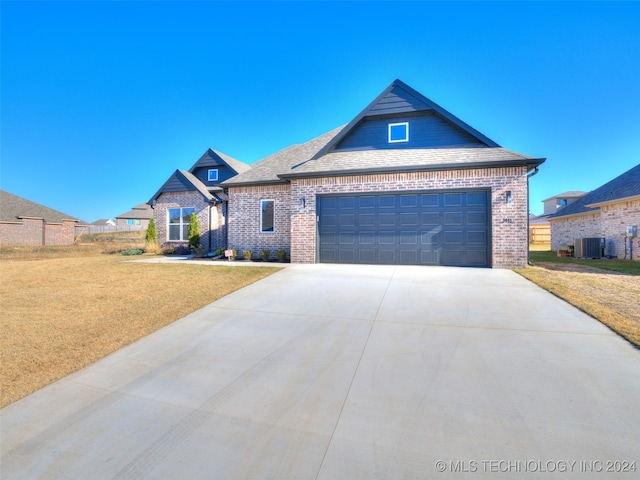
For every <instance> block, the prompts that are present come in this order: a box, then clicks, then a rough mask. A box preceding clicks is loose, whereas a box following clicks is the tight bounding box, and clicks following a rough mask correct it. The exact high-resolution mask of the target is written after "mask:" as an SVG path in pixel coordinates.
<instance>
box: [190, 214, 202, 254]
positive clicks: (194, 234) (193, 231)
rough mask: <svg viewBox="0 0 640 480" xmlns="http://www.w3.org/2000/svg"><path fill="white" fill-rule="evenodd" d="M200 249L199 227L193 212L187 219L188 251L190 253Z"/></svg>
mask: <svg viewBox="0 0 640 480" xmlns="http://www.w3.org/2000/svg"><path fill="white" fill-rule="evenodd" d="M198 248H200V226H199V225H198V217H197V216H196V213H195V212H191V218H190V219H189V250H191V251H192V252H193V251H195V250H196V249H198Z"/></svg>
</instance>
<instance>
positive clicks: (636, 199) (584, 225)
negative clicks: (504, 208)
mask: <svg viewBox="0 0 640 480" xmlns="http://www.w3.org/2000/svg"><path fill="white" fill-rule="evenodd" d="M549 222H550V223H551V249H552V250H558V249H559V248H560V247H561V246H564V245H574V242H575V240H576V239H582V238H604V239H605V254H606V255H610V256H613V257H617V258H626V259H633V260H638V259H640V241H639V240H638V236H637V233H636V234H635V235H634V237H633V238H632V239H630V236H629V235H628V227H633V226H635V227H636V229H637V226H638V225H639V224H640V165H636V166H635V167H633V168H632V169H631V170H629V171H627V172H625V173H623V174H622V175H620V176H618V177H616V178H614V179H613V180H611V181H610V182H607V183H605V184H604V185H602V186H601V187H600V188H597V189H596V190H594V191H592V192H589V193H588V194H586V195H584V196H583V197H581V198H580V199H578V200H577V201H575V202H574V203H571V204H569V205H567V206H566V207H564V208H562V209H560V210H558V211H557V212H556V213H555V214H553V215H551V216H550V217H549ZM629 247H631V248H629Z"/></svg>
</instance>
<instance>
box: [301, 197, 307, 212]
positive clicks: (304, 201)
mask: <svg viewBox="0 0 640 480" xmlns="http://www.w3.org/2000/svg"><path fill="white" fill-rule="evenodd" d="M306 204H307V201H306V199H305V198H304V197H300V208H302V209H303V210H304V207H305V205H306Z"/></svg>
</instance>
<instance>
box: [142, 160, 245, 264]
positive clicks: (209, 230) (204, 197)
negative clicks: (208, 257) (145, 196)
mask: <svg viewBox="0 0 640 480" xmlns="http://www.w3.org/2000/svg"><path fill="white" fill-rule="evenodd" d="M249 168H250V167H249V166H248V165H246V164H244V163H242V162H239V161H238V160H235V159H233V158H231V157H229V156H228V155H225V154H223V153H220V152H217V151H215V150H212V149H209V150H207V151H206V152H205V153H204V154H203V155H202V157H200V159H199V160H198V161H197V162H196V163H195V164H194V165H193V166H192V167H191V168H190V169H189V171H185V170H180V169H178V170H176V171H175V172H174V173H173V174H172V175H171V177H169V179H168V180H167V181H166V182H165V184H164V185H163V186H162V187H161V188H160V190H158V191H157V192H156V193H155V195H154V196H153V197H151V199H150V200H149V202H148V204H149V205H151V206H152V207H153V216H154V218H155V223H156V231H157V233H158V243H159V244H160V246H163V247H165V246H176V247H177V246H186V245H187V244H188V232H189V220H190V216H191V213H192V212H195V214H196V215H197V217H198V225H199V227H200V233H201V245H202V247H203V248H204V249H205V250H206V251H207V252H214V251H215V250H217V249H218V248H223V247H226V246H227V218H226V217H227V194H226V193H225V191H224V189H223V188H222V187H221V186H220V183H221V182H223V181H224V180H228V179H229V178H231V177H233V176H235V175H237V174H239V173H242V172H246V171H247V170H248V169H249Z"/></svg>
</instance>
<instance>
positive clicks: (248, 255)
mask: <svg viewBox="0 0 640 480" xmlns="http://www.w3.org/2000/svg"><path fill="white" fill-rule="evenodd" d="M242 256H243V257H244V259H245V260H251V257H253V252H252V251H251V250H249V249H246V250H243V251H242Z"/></svg>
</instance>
